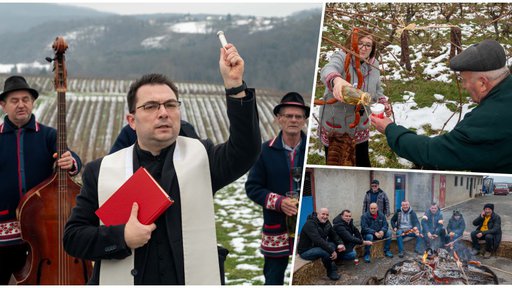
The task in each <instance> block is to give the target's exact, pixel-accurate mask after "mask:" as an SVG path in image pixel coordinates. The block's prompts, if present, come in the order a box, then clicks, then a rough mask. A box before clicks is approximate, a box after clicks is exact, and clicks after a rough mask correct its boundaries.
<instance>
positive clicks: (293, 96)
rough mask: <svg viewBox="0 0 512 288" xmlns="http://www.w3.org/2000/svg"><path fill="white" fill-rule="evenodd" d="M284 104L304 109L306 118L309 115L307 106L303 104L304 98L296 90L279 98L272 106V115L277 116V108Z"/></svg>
mask: <svg viewBox="0 0 512 288" xmlns="http://www.w3.org/2000/svg"><path fill="white" fill-rule="evenodd" d="M285 106H293V107H299V108H302V109H304V112H305V113H304V114H306V119H307V118H308V117H309V106H306V104H304V98H302V96H301V95H300V94H299V93H297V92H289V93H287V94H286V95H284V96H283V99H281V103H279V104H278V105H277V106H276V107H274V115H276V116H277V114H279V110H281V108H282V107H285Z"/></svg>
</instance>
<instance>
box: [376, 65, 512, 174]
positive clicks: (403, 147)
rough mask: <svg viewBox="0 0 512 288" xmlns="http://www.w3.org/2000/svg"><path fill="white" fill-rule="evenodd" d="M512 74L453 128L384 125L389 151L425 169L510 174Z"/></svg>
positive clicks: (511, 171)
mask: <svg viewBox="0 0 512 288" xmlns="http://www.w3.org/2000/svg"><path fill="white" fill-rule="evenodd" d="M510 107H512V76H510V75H509V76H508V77H507V78H505V79H504V80H503V81H501V82H500V83H499V84H498V85H497V86H495V87H494V88H493V89H492V90H491V91H490V92H489V93H488V95H487V96H486V97H485V98H484V99H483V100H482V101H481V102H480V104H479V105H478V106H476V107H475V108H474V109H473V110H472V111H471V112H469V113H467V114H466V115H465V116H464V119H462V121H460V122H459V123H458V124H457V125H455V127H454V128H453V130H452V131H450V132H448V133H446V134H443V135H441V136H436V137H428V136H424V135H416V133H414V132H413V131H411V130H408V129H406V128H405V127H403V126H399V125H396V124H394V123H391V124H389V125H388V126H387V127H386V131H385V133H386V138H387V141H388V145H389V147H391V150H393V151H394V152H396V153H397V154H398V155H399V156H400V157H403V158H405V159H407V160H409V161H412V162H414V163H416V164H418V165H421V166H423V167H425V168H433V169H443V170H470V171H479V172H499V173H512V149H510V143H512V125H510V122H509V121H507V119H508V118H509V115H510Z"/></svg>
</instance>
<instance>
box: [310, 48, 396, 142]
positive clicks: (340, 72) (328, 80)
mask: <svg viewBox="0 0 512 288" xmlns="http://www.w3.org/2000/svg"><path fill="white" fill-rule="evenodd" d="M345 57H346V54H345V52H343V51H337V52H334V53H333V54H332V56H331V57H330V59H329V63H328V64H327V65H325V66H324V68H322V70H321V71H320V77H321V80H322V82H323V83H324V84H325V87H326V88H325V91H324V95H323V100H329V99H331V98H333V97H334V96H333V94H332V88H333V87H332V85H331V84H332V80H334V78H336V77H342V78H343V79H344V80H345V78H346V75H345V71H344V69H343V66H344V63H345ZM354 61H355V58H354V57H353V58H352V63H354ZM369 62H370V63H372V65H373V66H375V67H379V61H377V60H376V59H370V60H369ZM375 67H372V66H370V65H368V64H367V63H366V62H363V63H362V64H361V72H362V73H363V86H362V87H361V90H362V91H364V92H368V93H369V94H370V96H371V102H373V103H375V102H379V103H387V97H386V96H384V94H383V89H382V85H381V82H380V71H379V69H376V68H375ZM349 73H350V75H351V82H352V83H356V84H357V82H358V81H357V80H358V76H357V72H356V69H355V66H354V65H351V66H350V67H349ZM355 108H356V106H355V105H351V104H347V103H341V102H336V103H335V104H331V105H324V106H321V107H320V112H319V113H320V121H321V123H322V124H321V129H319V132H320V135H319V136H320V139H321V141H322V143H323V144H324V145H325V146H329V141H328V139H327V134H328V133H329V132H330V131H335V132H339V133H341V134H343V133H348V134H349V135H350V136H352V137H353V138H354V139H355V140H356V143H357V144H359V143H362V142H365V141H368V139H369V136H370V135H369V129H368V128H369V126H370V121H369V119H368V115H367V113H366V111H370V107H369V106H366V107H365V109H366V110H364V109H363V110H361V111H362V115H361V119H360V121H359V124H358V125H357V126H356V127H354V128H350V127H349V124H350V123H352V122H354V119H355V113H361V112H360V111H355Z"/></svg>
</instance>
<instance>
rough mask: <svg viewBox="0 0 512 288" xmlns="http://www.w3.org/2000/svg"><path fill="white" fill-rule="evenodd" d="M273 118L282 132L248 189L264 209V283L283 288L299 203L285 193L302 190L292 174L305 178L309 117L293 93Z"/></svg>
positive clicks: (249, 180)
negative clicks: (289, 220) (288, 222)
mask: <svg viewBox="0 0 512 288" xmlns="http://www.w3.org/2000/svg"><path fill="white" fill-rule="evenodd" d="M274 115H275V116H276V117H277V121H278V123H279V126H280V127H281V131H280V132H279V135H277V137H275V138H274V139H272V140H270V141H267V142H265V143H263V145H262V149H261V155H260V157H259V159H258V161H257V162H256V164H255V165H254V166H253V167H252V169H251V171H250V172H249V176H248V178H247V183H245V189H246V192H247V196H249V198H251V200H252V201H254V202H256V203H257V204H259V205H260V206H261V207H262V208H263V231H262V241H261V248H260V249H261V253H262V254H263V255H264V256H265V265H264V268H263V274H264V275H265V284H266V285H283V284H284V272H285V270H286V266H287V265H288V256H289V255H291V251H292V249H293V240H291V239H293V238H291V239H290V237H289V236H290V235H293V234H294V232H295V231H287V227H286V218H287V217H296V215H297V204H298V201H297V200H296V199H292V198H290V197H287V196H286V193H287V192H288V191H297V192H298V191H299V189H300V181H294V179H293V178H294V174H295V173H293V172H294V170H299V172H300V175H302V167H303V165H304V154H305V151H306V134H304V132H303V131H302V129H303V128H304V125H305V124H306V119H307V118H308V116H309V107H308V106H306V105H305V104H304V99H303V98H302V96H301V95H300V94H299V93H296V92H290V93H288V94H286V95H284V96H283V98H282V99H281V103H279V104H278V105H277V106H275V107H274ZM295 177H296V176H295ZM290 228H291V227H290ZM291 229H295V227H293V228H291Z"/></svg>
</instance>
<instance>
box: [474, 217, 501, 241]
mask: <svg viewBox="0 0 512 288" xmlns="http://www.w3.org/2000/svg"><path fill="white" fill-rule="evenodd" d="M483 224H484V217H482V216H481V215H478V217H476V219H475V220H473V226H477V227H476V231H479V232H482V234H484V236H485V235H487V234H493V235H494V247H496V248H497V247H498V245H499V244H500V242H501V217H500V215H498V214H496V213H495V212H492V215H491V219H489V222H487V227H488V228H489V229H488V230H487V231H480V229H481V228H482V225H483Z"/></svg>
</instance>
